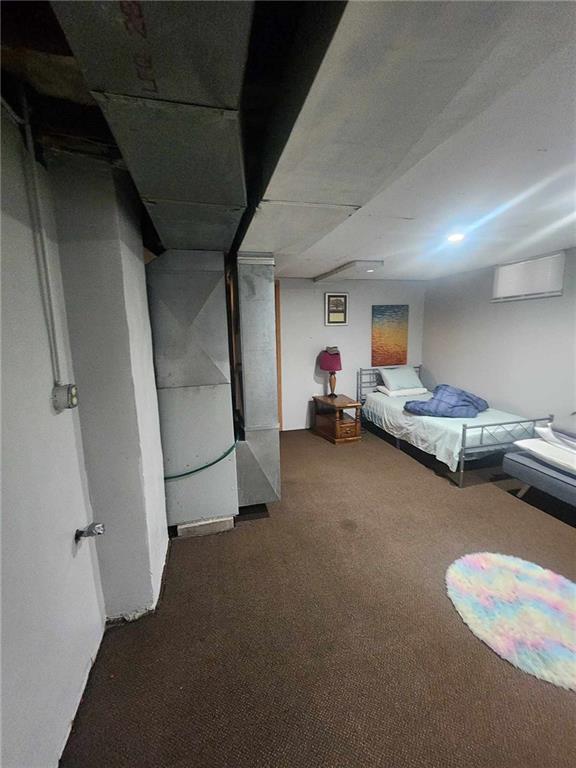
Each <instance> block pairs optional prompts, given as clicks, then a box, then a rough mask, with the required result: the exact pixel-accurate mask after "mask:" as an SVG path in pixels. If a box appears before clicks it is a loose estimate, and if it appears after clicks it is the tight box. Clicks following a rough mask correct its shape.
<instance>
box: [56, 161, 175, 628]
mask: <svg viewBox="0 0 576 768" xmlns="http://www.w3.org/2000/svg"><path fill="white" fill-rule="evenodd" d="M50 176H51V179H52V182H53V188H54V191H55V197H56V201H57V222H58V235H59V241H60V255H61V261H62V269H63V277H64V287H65V294H66V304H67V313H68V322H69V325H70V335H71V346H72V354H73V359H74V365H75V369H76V377H77V383H78V386H79V389H80V413H81V425H82V436H83V441H84V450H85V458H86V469H87V474H88V480H89V489H90V498H91V501H92V506H93V508H94V515H95V518H96V520H97V521H99V522H104V523H105V524H106V535H105V536H103V537H102V539H101V540H100V541H99V542H98V554H99V558H100V566H101V572H102V586H103V591H104V597H105V602H106V613H107V615H108V616H109V617H116V616H130V615H134V614H139V613H141V612H143V611H146V610H149V609H151V608H153V607H154V606H155V604H156V601H157V599H158V594H159V591H160V584H161V577H162V570H163V566H164V559H165V554H166V549H167V530H166V519H165V503H164V497H163V494H162V492H161V488H162V485H163V469H162V455H161V447H160V433H159V424H158V416H157V406H156V403H155V398H154V372H153V363H152V355H151V333H150V324H149V319H148V313H147V309H146V300H145V271H144V263H143V255H142V244H141V241H140V236H139V234H138V230H137V223H136V221H135V220H134V215H133V213H132V212H131V210H130V201H129V199H128V198H127V192H126V189H125V188H124V187H123V185H122V183H121V181H120V180H119V178H118V176H117V174H115V173H114V172H113V171H112V169H111V168H110V167H109V166H107V165H106V164H104V163H102V162H100V161H96V160H89V159H75V158H70V157H64V156H54V157H53V158H51V161H50Z"/></svg>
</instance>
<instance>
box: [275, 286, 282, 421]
mask: <svg viewBox="0 0 576 768" xmlns="http://www.w3.org/2000/svg"><path fill="white" fill-rule="evenodd" d="M274 313H275V317H276V381H277V386H278V423H279V424H280V431H282V341H281V336H282V333H281V326H280V280H274Z"/></svg>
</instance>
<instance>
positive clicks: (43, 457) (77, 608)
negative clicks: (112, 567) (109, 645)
mask: <svg viewBox="0 0 576 768" xmlns="http://www.w3.org/2000/svg"><path fill="white" fill-rule="evenodd" d="M24 155H25V150H24V148H23V146H22V144H21V140H20V136H19V134H18V131H17V129H16V128H15V127H14V126H13V125H12V124H11V123H10V122H9V121H8V120H5V118H4V116H3V117H2V174H3V176H2V412H3V418H2V459H3V466H2V475H3V478H2V479H3V486H2V506H3V516H2V736H3V744H2V760H1V762H2V765H3V766H4V768H24V767H25V768H55V766H56V765H57V764H58V758H59V756H60V753H61V751H62V749H63V747H64V744H65V741H66V738H67V736H68V732H69V729H70V723H71V721H72V719H73V718H74V714H75V712H76V708H77V706H78V703H79V701H80V697H81V695H82V690H83V688H84V684H85V681H86V678H87V675H88V672H89V670H90V667H91V664H92V661H93V659H94V657H95V655H96V652H97V649H98V645H99V643H100V639H101V637H102V632H103V629H104V608H103V601H102V595H101V590H100V576H99V573H98V562H97V558H96V554H95V542H94V541H93V540H92V541H83V542H82V543H81V544H80V546H78V547H77V546H76V545H75V544H74V532H75V530H76V528H83V527H84V526H86V525H87V524H88V523H89V522H91V520H92V519H93V514H92V510H91V507H90V501H89V498H88V492H87V484H86V477H85V473H84V462H83V455H82V439H81V435H80V428H79V412H78V411H65V412H64V413H60V414H57V413H56V412H55V411H54V410H53V409H52V406H51V402H50V395H51V390H52V385H53V378H52V370H51V365H50V356H49V347H48V336H47V331H46V324H45V319H44V312H43V306H42V299H41V294H40V288H39V282H38V272H37V267H36V257H35V251H34V240H33V232H32V228H31V218H30V212H29V204H28V200H27V196H26V188H25V181H24V173H23V158H24ZM38 171H39V174H40V183H41V199H42V213H43V220H44V223H45V226H46V231H47V234H48V237H49V261H50V270H51V276H52V281H53V286H54V289H55V290H54V294H55V305H56V321H57V325H58V333H59V337H60V340H61V342H62V345H63V348H64V352H65V359H64V365H63V368H64V370H63V378H65V380H66V381H73V380H74V373H73V371H72V367H71V365H70V356H69V354H68V349H67V328H66V317H65V313H64V309H63V308H64V301H63V297H62V286H61V275H60V265H59V261H58V250H57V245H56V243H55V226H54V221H53V211H52V200H51V195H50V189H49V186H48V183H47V179H46V176H45V174H44V172H43V170H42V168H39V169H38Z"/></svg>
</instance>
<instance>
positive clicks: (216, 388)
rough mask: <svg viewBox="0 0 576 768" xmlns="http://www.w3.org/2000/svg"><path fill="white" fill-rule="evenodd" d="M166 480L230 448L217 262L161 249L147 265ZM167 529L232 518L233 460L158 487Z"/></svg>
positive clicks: (209, 254)
mask: <svg viewBox="0 0 576 768" xmlns="http://www.w3.org/2000/svg"><path fill="white" fill-rule="evenodd" d="M147 273H148V275H147V279H148V287H149V300H150V316H151V319H152V328H153V333H154V357H155V362H156V383H157V387H158V404H159V408H160V424H161V430H162V446H163V451H164V469H165V474H166V475H175V474H179V473H184V472H187V471H189V470H191V469H196V468H197V467H200V466H202V465H204V464H207V463H209V462H211V461H213V460H214V459H216V458H218V457H219V456H221V455H222V454H223V453H224V452H225V451H226V450H227V449H228V448H230V446H232V445H233V443H234V426H233V419H232V399H231V385H230V364H229V355H228V328H227V319H226V294H225V284H224V257H223V255H222V254H221V253H217V252H213V251H167V252H166V253H164V254H162V256H161V257H159V258H158V259H155V260H154V261H152V262H151V263H150V264H149V265H148V267H147ZM166 504H167V511H168V522H169V523H170V524H171V525H180V524H184V523H191V522H197V521H200V520H213V519H219V518H226V517H232V516H234V515H236V514H238V491H237V480H236V457H235V455H234V453H233V452H232V453H230V454H229V455H228V456H227V457H226V458H224V459H223V460H222V461H220V462H218V463H217V464H215V465H214V466H212V467H209V468H208V469H205V470H203V471H202V472H198V473H197V474H193V475H189V476H188V477H183V478H179V479H177V480H168V481H167V482H166Z"/></svg>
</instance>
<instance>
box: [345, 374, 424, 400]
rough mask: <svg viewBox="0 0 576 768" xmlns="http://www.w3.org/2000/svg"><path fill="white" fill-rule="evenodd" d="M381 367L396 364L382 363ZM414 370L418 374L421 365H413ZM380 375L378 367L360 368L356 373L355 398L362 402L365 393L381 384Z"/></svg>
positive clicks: (373, 390)
mask: <svg viewBox="0 0 576 768" xmlns="http://www.w3.org/2000/svg"><path fill="white" fill-rule="evenodd" d="M380 367H381V368H398V366H397V365H382V366H380ZM413 368H414V370H415V371H416V373H417V374H418V375H420V370H421V368H422V366H421V365H414V366H413ZM383 383H384V382H383V381H382V376H381V375H380V370H379V369H378V368H360V369H359V370H358V373H357V374H356V399H357V400H358V402H359V403H362V404H364V401H365V400H366V395H368V394H370V392H375V391H376V387H380V386H382V384H383Z"/></svg>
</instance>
